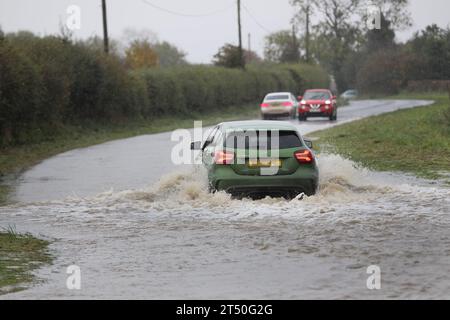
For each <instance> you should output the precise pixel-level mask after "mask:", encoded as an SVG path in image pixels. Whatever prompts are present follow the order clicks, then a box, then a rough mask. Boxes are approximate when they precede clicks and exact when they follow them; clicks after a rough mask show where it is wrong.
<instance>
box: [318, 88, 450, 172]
mask: <svg viewBox="0 0 450 320" xmlns="http://www.w3.org/2000/svg"><path fill="white" fill-rule="evenodd" d="M389 99H425V100H435V104H433V105H432V106H428V107H420V108H415V109H410V110H401V111H397V112H394V113H389V114H384V115H380V116H375V117H371V118H367V119H363V120H360V121H356V122H352V123H349V124H345V125H341V126H338V127H334V128H331V129H328V130H324V131H320V132H316V133H314V134H313V135H314V136H316V137H318V138H319V140H318V141H317V144H318V147H319V149H320V150H321V151H327V152H335V153H339V154H341V155H343V156H344V157H346V158H349V159H351V160H353V161H355V162H357V163H359V164H362V165H363V166H366V167H369V168H371V169H375V170H381V171H401V172H407V173H412V174H415V175H416V176H419V177H424V178H430V179H437V178H447V179H448V175H446V174H445V172H450V117H448V114H450V103H449V98H448V97H447V95H445V94H436V93H434V94H433V93H424V94H408V93H404V94H401V95H398V96H394V97H389Z"/></svg>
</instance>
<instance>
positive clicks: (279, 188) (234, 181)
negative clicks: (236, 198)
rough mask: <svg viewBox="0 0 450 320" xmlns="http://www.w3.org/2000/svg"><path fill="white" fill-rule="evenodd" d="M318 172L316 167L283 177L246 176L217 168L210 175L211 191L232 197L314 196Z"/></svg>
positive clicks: (312, 166) (305, 168) (224, 167)
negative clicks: (303, 194) (221, 192)
mask: <svg viewBox="0 0 450 320" xmlns="http://www.w3.org/2000/svg"><path fill="white" fill-rule="evenodd" d="M318 180H319V172H318V169H317V167H316V165H307V166H304V167H301V168H299V169H298V170H297V171H296V172H295V173H294V174H291V175H283V176H247V175H239V174H236V173H235V172H234V171H233V169H232V168H230V167H227V166H223V167H217V168H216V169H215V170H214V171H213V172H212V173H211V174H210V182H211V186H212V187H213V189H215V190H218V191H226V192H228V193H230V194H232V195H243V196H253V195H262V196H265V195H269V196H283V195H288V196H290V197H294V196H296V195H298V194H300V193H305V194H306V195H314V194H315V193H316V191H317V187H318Z"/></svg>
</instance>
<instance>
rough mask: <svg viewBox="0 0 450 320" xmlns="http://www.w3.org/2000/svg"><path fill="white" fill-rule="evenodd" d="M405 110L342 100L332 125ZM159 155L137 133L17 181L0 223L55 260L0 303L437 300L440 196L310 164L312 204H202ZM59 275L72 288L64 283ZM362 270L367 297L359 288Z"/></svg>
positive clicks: (215, 198)
mask: <svg viewBox="0 0 450 320" xmlns="http://www.w3.org/2000/svg"><path fill="white" fill-rule="evenodd" d="M424 103H426V102H420V101H419V102H415V103H414V105H418V104H424ZM412 104H413V103H412V102H411V101H408V102H403V101H388V102H383V101H371V102H355V103H353V104H352V105H351V106H350V107H347V108H343V109H341V114H340V116H341V120H340V121H351V120H352V119H355V118H360V117H365V116H368V115H370V114H373V113H379V112H388V111H391V110H395V109H398V108H406V107H410V106H411V105H412ZM330 125H331V124H330V123H329V122H325V121H320V120H316V121H311V122H308V123H307V124H301V125H300V130H301V131H302V132H303V133H304V134H307V133H309V132H312V131H316V130H319V129H322V128H325V127H327V126H330ZM171 148H172V145H171V143H170V134H160V135H154V136H144V137H138V138H133V139H128V140H124V141H117V142H111V143H107V144H104V145H100V146H95V147H92V148H87V149H82V150H75V151H72V152H69V153H66V154H63V155H60V156H58V157H55V158H52V159H50V160H48V161H45V162H43V163H42V164H41V165H39V166H37V167H35V168H33V169H32V170H30V171H29V172H27V173H26V174H25V175H24V176H23V177H22V178H21V183H20V184H19V186H18V189H17V190H18V191H17V195H16V198H17V200H18V201H19V202H18V203H17V204H15V205H12V206H8V207H3V208H0V226H7V225H12V224H14V225H16V226H17V230H18V231H24V232H32V233H33V234H36V235H43V236H44V237H46V238H49V239H51V240H54V241H53V242H52V245H51V250H52V252H53V253H54V254H55V256H56V260H55V263H54V264H53V265H52V266H50V267H46V268H43V269H41V270H39V271H38V276H39V278H40V279H42V280H43V281H42V283H40V284H38V285H35V286H33V287H32V288H30V289H28V290H26V291H22V292H18V293H14V294H10V295H6V296H2V297H1V298H3V299H12V298H20V299H28V298H38V299H47V298H56V299H64V298H71V299H80V298H102V299H103V298H118V299H126V298H133V299H181V298H184V299H230V298H233V299H306V298H311V299H325V298H327V299H332V298H340V299H345V298H356V299H359V298H369V299H378V298H388V299H398V298H409V299H417V298H444V299H449V298H450V276H449V271H450V258H449V257H450V231H449V230H450V189H449V188H446V187H444V186H440V185H438V184H433V183H430V182H428V181H422V180H418V179H415V178H412V177H408V176H405V175H400V174H394V173H391V174H389V173H378V172H370V171H367V170H365V169H363V168H358V167H356V166H355V165H354V164H353V163H352V162H350V161H348V160H345V159H342V158H341V157H339V156H336V155H327V154H322V155H321V156H320V158H319V164H320V170H321V181H320V192H319V193H318V195H316V196H314V197H310V198H306V199H304V200H303V201H298V200H292V201H286V200H281V199H264V200H260V201H250V200H243V201H238V200H232V199H230V197H229V196H228V195H226V194H224V193H217V194H214V195H210V194H209V193H208V192H207V191H206V189H207V188H206V176H205V172H204V170H203V169H202V168H200V167H194V168H176V167H174V166H173V165H172V164H171V163H170V150H171ZM161 159H163V160H161ZM88 166H89V167H88ZM112 188H114V189H115V190H117V191H113V190H108V189H112ZM105 190H108V191H105ZM102 191H105V192H103V193H101V192H102ZM68 196H69V197H68ZM69 265H77V266H79V267H80V268H81V277H82V278H81V279H82V282H81V283H82V288H81V290H68V289H67V287H66V279H67V277H68V275H67V274H66V268H67V267H68V266H69ZM370 265H377V266H379V267H380V269H381V274H382V287H381V290H368V289H367V286H366V281H367V278H368V277H369V275H368V274H367V273H366V270H367V267H368V266H370Z"/></svg>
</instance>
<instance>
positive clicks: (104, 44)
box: [102, 0, 109, 54]
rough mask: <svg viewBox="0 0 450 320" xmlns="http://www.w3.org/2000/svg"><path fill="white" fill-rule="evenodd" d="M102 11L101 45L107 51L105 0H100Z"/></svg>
mask: <svg viewBox="0 0 450 320" xmlns="http://www.w3.org/2000/svg"><path fill="white" fill-rule="evenodd" d="M102 13H103V47H104V50H105V53H106V54H108V53H109V39H108V21H107V17H106V0H102Z"/></svg>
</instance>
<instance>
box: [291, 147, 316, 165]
mask: <svg viewBox="0 0 450 320" xmlns="http://www.w3.org/2000/svg"><path fill="white" fill-rule="evenodd" d="M294 157H295V159H297V161H298V162H299V163H312V162H313V161H314V156H313V154H312V152H311V151H310V150H302V151H297V152H296V153H294Z"/></svg>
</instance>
